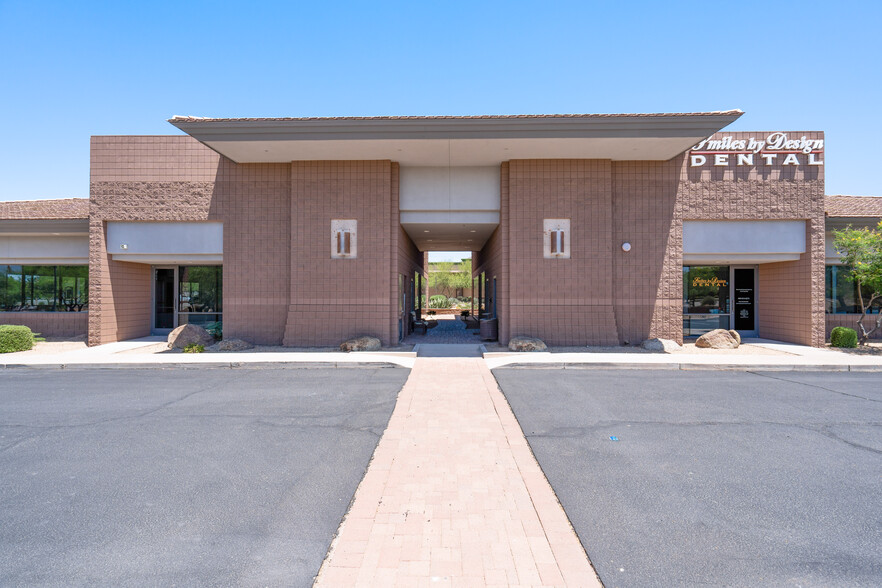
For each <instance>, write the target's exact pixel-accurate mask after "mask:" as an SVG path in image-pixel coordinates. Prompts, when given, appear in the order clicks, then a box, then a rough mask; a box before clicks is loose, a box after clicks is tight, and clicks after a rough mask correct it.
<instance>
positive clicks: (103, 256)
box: [88, 136, 220, 345]
mask: <svg viewBox="0 0 882 588" xmlns="http://www.w3.org/2000/svg"><path fill="white" fill-rule="evenodd" d="M90 161H91V184H90V196H89V217H90V222H89V338H88V341H89V344H90V345H98V344H102V343H109V342H112V341H119V340H123V339H131V338H135V337H143V336H145V335H148V334H150V316H151V308H150V302H151V288H152V283H151V278H152V275H151V267H150V265H147V264H138V263H128V262H121V261H114V260H112V259H111V258H110V255H108V253H107V245H106V230H107V222H108V221H145V220H151V221H202V220H209V219H211V220H219V219H218V218H217V215H216V214H212V213H211V208H212V203H213V199H214V188H215V184H214V181H215V179H216V176H217V169H218V164H219V161H220V156H219V155H218V154H217V153H214V152H213V151H211V150H210V149H208V148H207V147H205V146H203V145H201V144H200V143H198V142H197V141H196V140H195V139H193V138H191V137H174V136H172V137H160V136H157V137H92V141H91V152H90Z"/></svg>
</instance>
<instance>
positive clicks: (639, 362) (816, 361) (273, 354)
mask: <svg viewBox="0 0 882 588" xmlns="http://www.w3.org/2000/svg"><path fill="white" fill-rule="evenodd" d="M162 341H163V338H160V337H145V338H143V339H135V340H131V341H120V342H117V343H108V344H105V345H99V346H96V347H85V345H84V344H81V347H79V348H74V349H68V348H67V347H61V348H60V349H61V350H58V349H56V350H53V351H51V352H40V351H39V348H38V349H36V350H32V351H25V352H20V353H7V354H3V355H0V369H3V368H23V367H34V368H36V367H43V368H68V369H70V368H84V367H103V368H114V367H122V368H145V367H146V368H149V367H164V368H172V367H180V368H186V367H219V368H237V367H245V366H247V367H276V368H282V367H293V368H297V367H354V366H357V365H364V364H367V365H386V366H399V367H404V368H412V367H413V365H414V360H415V358H416V357H417V355H418V354H419V355H420V356H429V355H431V356H435V357H475V356H476V354H475V349H477V348H480V347H481V345H480V344H475V343H472V344H468V345H465V344H463V345H453V344H448V345H432V344H420V345H416V346H415V347H414V349H413V350H412V351H398V350H389V351H377V352H356V353H345V352H341V351H303V350H295V351H277V350H276V351H249V352H221V353H170V352H166V353H156V352H155V350H156V346H157V344H158V343H161V342H162ZM745 343H749V344H750V346H751V347H755V348H764V349H768V350H772V351H775V352H777V353H778V354H777V355H770V354H767V353H763V354H760V353H757V354H752V353H743V352H742V353H731V352H729V351H728V350H715V351H713V352H710V353H708V352H705V353H686V352H680V353H670V354H669V353H648V352H646V353H639V352H638V353H635V352H633V351H632V352H627V353H622V352H609V353H596V352H588V351H587V349H586V351H585V352H569V353H556V352H553V351H552V352H540V353H516V352H489V353H488V352H484V353H483V357H484V359H485V360H486V363H487V366H488V367H489V368H490V369H495V368H497V367H503V366H509V367H511V366H518V367H532V368H543V367H546V368H564V369H585V368H597V369H602V368H616V369H626V368H632V369H640V368H652V369H683V370H691V369H722V370H727V369H738V370H746V369H763V370H797V371H800V370H801V371H818V370H829V371H882V355H854V354H849V353H845V352H842V351H834V350H831V349H818V348H813V347H806V346H803V345H794V344H791V343H781V342H776V341H769V340H765V339H746V340H745Z"/></svg>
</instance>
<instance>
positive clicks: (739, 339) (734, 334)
mask: <svg viewBox="0 0 882 588" xmlns="http://www.w3.org/2000/svg"><path fill="white" fill-rule="evenodd" d="M729 334H730V335H732V337H734V338H735V340H736V341H738V345H741V335H739V334H738V331H729Z"/></svg>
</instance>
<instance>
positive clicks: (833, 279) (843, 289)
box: [824, 265, 882, 314]
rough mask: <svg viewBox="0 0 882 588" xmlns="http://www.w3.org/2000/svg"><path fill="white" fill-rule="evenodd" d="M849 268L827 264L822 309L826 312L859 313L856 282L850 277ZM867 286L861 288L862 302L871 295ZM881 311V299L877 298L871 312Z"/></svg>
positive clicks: (859, 306)
mask: <svg viewBox="0 0 882 588" xmlns="http://www.w3.org/2000/svg"><path fill="white" fill-rule="evenodd" d="M850 270H851V268H849V267H848V266H845V265H828V266H827V268H826V279H825V288H824V292H825V295H824V310H826V312H827V314H848V313H851V314H860V312H861V305H860V302H859V300H858V292H857V284H856V283H855V281H854V279H853V278H852V277H851V271H850ZM872 294H873V293H872V292H870V289H869V288H867V287H864V288H863V295H864V302H867V301H868V300H869V299H870V296H872ZM880 311H882V300H877V301H876V302H875V303H874V304H873V306H872V307H871V308H870V310H869V312H870V313H871V314H878V313H879V312H880Z"/></svg>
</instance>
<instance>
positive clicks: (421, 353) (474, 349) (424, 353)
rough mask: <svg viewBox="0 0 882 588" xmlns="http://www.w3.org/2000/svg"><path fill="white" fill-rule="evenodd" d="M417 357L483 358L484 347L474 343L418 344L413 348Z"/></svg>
mask: <svg viewBox="0 0 882 588" xmlns="http://www.w3.org/2000/svg"><path fill="white" fill-rule="evenodd" d="M414 351H416V354H417V357H483V356H484V346H483V345H481V344H475V343H437V344H431V343H428V344H426V343H420V344H419V345H416V346H415V347H414Z"/></svg>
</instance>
